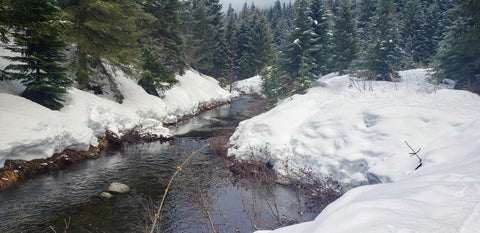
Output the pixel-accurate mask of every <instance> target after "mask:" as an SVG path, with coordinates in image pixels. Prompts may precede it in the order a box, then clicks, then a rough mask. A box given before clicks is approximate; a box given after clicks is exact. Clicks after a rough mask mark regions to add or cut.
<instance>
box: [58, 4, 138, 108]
mask: <svg viewBox="0 0 480 233" xmlns="http://www.w3.org/2000/svg"><path fill="white" fill-rule="evenodd" d="M63 4H64V6H63V7H64V12H65V13H66V15H67V16H68V18H69V20H70V21H71V22H73V27H72V29H71V32H70V33H69V35H70V38H69V39H70V40H71V41H72V42H74V43H75V44H76V47H75V48H76V51H75V59H76V61H75V63H76V64H75V67H76V77H77V80H76V81H77V82H78V85H79V87H80V88H82V89H95V90H96V91H98V92H99V93H101V92H102V91H101V89H102V86H103V81H102V80H98V79H96V78H98V76H95V75H94V74H93V73H92V72H91V70H90V69H91V68H93V69H95V68H98V67H99V65H100V64H101V59H102V58H106V59H108V60H109V61H111V62H114V63H117V64H129V63H130V62H131V61H132V60H134V58H136V57H137V55H138V50H139V49H138V40H139V38H140V34H139V33H138V32H139V31H138V30H137V24H136V22H135V20H136V17H135V16H136V15H137V14H138V12H139V10H140V9H139V6H138V5H137V4H135V3H134V2H133V1H132V0H118V1H100V0H78V1H64V3H63ZM110 84H112V83H110ZM98 89H100V90H98ZM117 100H118V101H121V97H118V98H117Z"/></svg>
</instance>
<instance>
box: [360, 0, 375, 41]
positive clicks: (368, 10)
mask: <svg viewBox="0 0 480 233" xmlns="http://www.w3.org/2000/svg"><path fill="white" fill-rule="evenodd" d="M376 8H377V0H362V1H361V2H360V8H359V9H358V28H359V32H360V39H361V40H362V41H369V40H371V39H373V29H372V25H371V23H372V19H373V16H375V12H376Z"/></svg>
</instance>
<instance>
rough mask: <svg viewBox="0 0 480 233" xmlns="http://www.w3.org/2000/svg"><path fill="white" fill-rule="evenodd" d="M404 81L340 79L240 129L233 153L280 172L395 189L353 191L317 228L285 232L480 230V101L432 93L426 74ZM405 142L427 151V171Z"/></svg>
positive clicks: (408, 75) (437, 89) (439, 90)
mask: <svg viewBox="0 0 480 233" xmlns="http://www.w3.org/2000/svg"><path fill="white" fill-rule="evenodd" d="M400 75H401V76H402V81H401V82H400V83H390V82H358V81H352V79H350V78H349V77H348V76H335V75H330V76H327V77H324V78H323V79H322V80H320V81H319V82H320V84H319V87H315V88H312V89H310V90H309V91H308V93H307V94H305V95H296V96H293V97H291V98H289V99H286V100H284V101H283V102H282V103H280V104H279V105H278V106H277V107H275V108H274V109H272V110H271V111H269V112H267V113H264V114H262V115H259V116H257V117H255V118H253V119H250V120H247V121H244V122H242V123H241V124H240V126H239V127H238V128H237V130H236V132H235V134H234V135H233V136H232V137H231V139H230V141H231V143H232V144H233V147H232V148H231V149H230V150H229V155H232V156H233V155H234V156H236V157H238V158H241V159H246V158H249V157H250V154H251V152H252V151H253V152H254V151H258V149H259V148H261V149H262V150H265V149H266V150H267V151H268V152H267V153H264V154H268V155H269V157H267V158H263V159H265V160H269V161H271V162H272V163H273V164H274V168H275V169H277V170H278V171H279V172H280V173H286V172H288V171H285V170H284V167H285V164H287V165H288V167H289V168H307V169H311V170H312V171H313V172H315V173H317V175H319V176H331V177H332V178H334V179H336V180H338V181H341V182H343V183H347V184H354V185H358V184H366V183H375V182H378V181H382V182H384V183H385V184H377V185H369V186H362V187H359V188H355V189H352V190H350V191H349V192H347V193H346V194H345V195H344V196H342V197H341V198H340V199H339V200H337V201H335V202H334V203H332V204H330V205H329V206H328V207H327V208H326V209H325V210H324V211H323V212H322V213H321V214H320V215H319V216H318V217H317V218H316V220H314V221H312V222H308V223H303V224H299V225H295V226H291V227H287V228H284V229H279V230H278V231H276V232H478V231H479V229H480V225H479V224H480V196H479V195H478V194H479V193H480V154H479V153H480V132H479V131H478V129H479V128H480V97H479V96H478V95H476V94H472V93H470V92H465V91H458V90H449V89H445V87H442V86H435V85H431V84H429V83H427V82H426V81H425V79H426V77H427V76H428V75H427V72H426V71H425V70H410V71H404V72H401V73H400ZM405 141H407V142H408V143H409V144H410V145H411V146H412V147H413V148H414V149H415V150H417V149H419V148H422V149H421V151H420V152H419V153H418V154H419V156H420V157H421V158H422V159H423V165H422V166H421V167H420V168H418V169H417V170H415V168H416V167H417V165H418V160H417V158H415V157H410V155H409V153H410V152H411V150H410V149H409V148H408V147H407V145H406V144H405ZM258 157H259V158H260V157H262V155H258ZM377 177H378V179H379V180H377ZM386 182H387V183H386Z"/></svg>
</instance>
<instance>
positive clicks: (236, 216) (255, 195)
mask: <svg viewBox="0 0 480 233" xmlns="http://www.w3.org/2000/svg"><path fill="white" fill-rule="evenodd" d="M255 104H260V102H258V101H254V100H253V99H252V98H240V99H237V100H234V101H233V102H232V103H231V104H229V105H225V106H222V107H220V108H218V109H215V110H212V111H209V112H206V113H204V114H202V115H200V116H198V117H195V118H192V119H191V120H188V121H186V122H183V123H181V124H178V125H177V126H175V127H172V129H171V130H172V131H173V132H174V134H176V135H183V136H180V137H177V139H176V140H174V141H171V142H168V143H163V144H162V143H159V142H152V143H143V144H126V145H124V146H123V147H122V148H121V149H120V150H116V151H107V152H103V153H102V155H101V156H100V157H99V158H97V159H95V160H88V161H86V162H83V163H80V164H77V165H73V166H71V167H69V168H67V169H65V170H62V171H59V172H55V173H53V174H46V175H42V176H40V177H38V178H35V179H33V180H29V181H26V182H24V183H21V184H17V185H15V186H13V187H11V188H9V189H6V190H4V191H2V192H0V232H51V229H50V227H54V228H55V229H56V231H57V232H63V229H64V228H65V223H64V220H65V219H70V225H69V228H68V231H69V232H136V231H138V230H139V225H140V228H141V224H142V220H143V214H145V203H147V202H148V200H153V202H158V201H159V200H160V199H161V197H162V195H163V192H164V190H165V186H166V183H167V181H168V179H169V178H170V177H171V175H172V174H173V173H174V171H175V170H176V169H177V166H178V165H179V164H180V163H181V162H182V161H183V159H184V158H185V157H186V156H187V155H189V153H191V151H194V150H196V149H198V148H200V147H202V146H203V145H205V144H207V143H208V142H209V140H211V137H210V136H211V135H213V133H212V131H218V130H221V129H223V128H225V127H227V128H228V127H230V128H231V127H234V126H236V125H237V124H238V123H239V121H240V120H242V119H245V118H247V117H251V114H252V112H251V110H250V109H251V108H250V107H251V106H252V105H255ZM212 118H215V119H218V121H215V122H213V121H212ZM192 132H210V133H211V134H209V135H207V136H205V134H201V135H200V134H197V135H196V134H195V133H192ZM199 135H200V136H199ZM227 163H228V160H227V159H226V158H219V157H218V156H217V155H215V154H214V153H211V151H210V150H209V149H205V150H203V151H202V152H201V153H199V154H198V155H196V156H195V158H194V160H193V161H192V162H191V163H190V165H189V166H186V167H185V168H184V169H183V170H182V173H181V175H180V176H179V177H177V179H176V180H175V182H174V184H175V185H174V187H173V188H172V190H171V191H170V192H169V195H168V196H167V199H166V206H165V208H164V210H163V211H162V213H163V218H162V230H163V231H165V232H208V231H211V228H212V227H211V225H212V224H210V223H211V222H213V225H214V226H215V227H216V230H217V231H219V232H236V231H237V230H239V231H240V232H251V231H253V230H255V229H260V228H274V227H278V226H280V225H281V224H280V223H279V221H280V222H283V223H292V222H297V221H300V220H309V219H313V217H314V216H315V214H316V213H310V214H308V215H306V216H305V215H303V216H301V215H299V214H298V212H299V210H301V207H302V202H304V200H303V199H302V198H301V197H298V196H297V193H296V192H295V191H292V190H291V189H289V188H286V187H284V186H280V185H274V184H270V185H265V184H262V183H255V182H233V183H232V179H231V177H230V176H229V174H228V169H227V166H228V165H227ZM114 181H115V182H122V183H125V184H127V185H128V186H130V188H131V191H130V192H129V193H128V194H119V195H115V196H114V197H113V198H112V199H109V200H103V199H101V198H99V197H98V194H99V193H100V192H102V191H105V190H106V189H107V187H108V185H109V184H110V183H111V182H114ZM155 208H156V207H155V206H154V207H153V209H155ZM206 211H208V214H205V213H206ZM148 214H150V213H148ZM209 218H211V221H210V220H209ZM302 218H303V219H302ZM143 224H144V223H143Z"/></svg>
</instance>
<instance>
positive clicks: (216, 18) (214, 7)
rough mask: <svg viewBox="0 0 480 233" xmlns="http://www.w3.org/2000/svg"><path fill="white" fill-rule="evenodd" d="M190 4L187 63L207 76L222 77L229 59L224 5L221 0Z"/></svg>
mask: <svg viewBox="0 0 480 233" xmlns="http://www.w3.org/2000/svg"><path fill="white" fill-rule="evenodd" d="M187 4H188V7H189V9H188V11H187V13H189V14H190V15H189V16H188V17H189V21H187V22H184V23H185V24H186V29H185V30H186V32H185V34H186V42H187V44H186V45H187V60H188V62H189V63H190V65H191V66H192V67H193V68H194V69H197V70H198V71H200V72H202V73H204V74H207V75H211V76H213V77H217V78H218V77H222V76H224V75H225V69H226V68H227V63H228V59H227V48H226V43H225V35H224V33H225V27H224V21H223V14H222V12H221V4H220V3H219V1H218V0H191V1H190V2H187Z"/></svg>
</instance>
